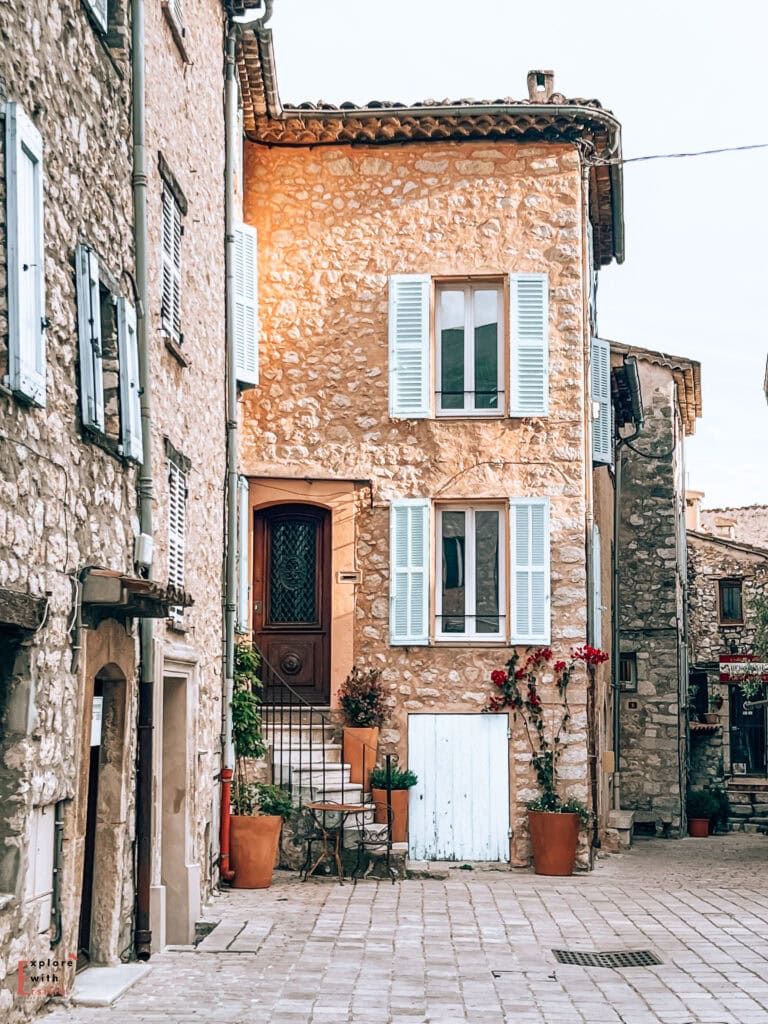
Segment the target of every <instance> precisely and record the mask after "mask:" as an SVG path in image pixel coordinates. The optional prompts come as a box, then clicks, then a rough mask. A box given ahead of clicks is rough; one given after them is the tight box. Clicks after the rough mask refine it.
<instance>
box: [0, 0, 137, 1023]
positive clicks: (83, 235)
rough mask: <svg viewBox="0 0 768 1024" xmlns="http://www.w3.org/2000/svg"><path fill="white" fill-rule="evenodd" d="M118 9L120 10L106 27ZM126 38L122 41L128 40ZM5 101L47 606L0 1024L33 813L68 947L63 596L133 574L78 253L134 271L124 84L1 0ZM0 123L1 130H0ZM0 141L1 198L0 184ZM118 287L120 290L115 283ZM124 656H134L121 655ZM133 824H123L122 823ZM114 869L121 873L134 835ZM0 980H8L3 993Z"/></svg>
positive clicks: (73, 43)
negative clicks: (55, 843) (81, 361)
mask: <svg viewBox="0 0 768 1024" xmlns="http://www.w3.org/2000/svg"><path fill="white" fill-rule="evenodd" d="M121 21H122V22H123V23H124V22H125V5H124V4H119V5H116V8H115V27H117V25H118V24H119V23H120V22H121ZM124 27H125V26H124ZM0 39H2V41H3V43H2V46H3V61H2V68H1V69H0V99H3V98H5V99H7V100H9V101H14V102H18V103H19V104H20V105H21V106H22V107H23V109H24V110H25V112H26V113H27V114H28V115H29V116H30V117H31V119H32V121H33V122H34V123H35V125H36V126H37V128H38V130H39V131H40V132H41V134H42V138H43V160H44V224H45V286H46V311H45V312H46V315H47V317H48V319H49V321H50V327H49V329H48V331H47V392H48V394H47V407H46V408H45V409H35V408H31V407H28V406H25V405H24V404H22V403H21V402H20V401H18V400H17V399H15V398H14V397H12V396H11V394H10V393H9V392H8V391H6V390H5V388H4V387H2V388H0V586H4V587H9V588H12V589H14V590H18V591H20V592H23V593H31V594H33V595H37V596H44V595H48V600H49V604H48V613H47V616H46V620H45V624H44V625H43V627H42V628H41V630H40V631H39V632H38V633H37V634H36V635H35V636H34V637H33V638H31V639H30V640H29V641H28V642H27V643H25V644H24V645H22V646H21V647H20V648H16V649H15V652H14V651H9V650H8V648H5V651H4V658H3V660H5V657H6V655H7V656H8V660H7V661H6V663H5V665H4V675H5V679H4V681H3V684H2V685H0V694H2V696H0V715H1V716H2V722H1V724H0V734H1V738H0V808H2V810H1V811H0V819H1V820H0V864H1V867H0V876H1V877H0V890H3V891H4V892H6V893H10V894H11V899H10V900H9V901H8V905H7V907H6V908H5V909H3V910H0V1017H2V1018H3V1020H8V1019H9V1017H10V1018H11V1019H12V1018H13V1014H24V1013H27V1012H31V1011H32V1010H33V1009H34V1004H35V1000H34V999H28V1000H20V1001H17V1003H16V1006H15V1009H13V1010H11V1005H12V1003H13V995H12V993H13V992H15V990H16V981H17V979H16V966H15V965H16V961H17V960H18V959H23V958H27V957H34V956H38V957H39V956H43V957H48V956H50V955H51V950H50V941H49V935H48V934H43V935H38V934H37V928H36V926H35V922H34V921H33V920H32V915H31V911H30V908H29V906H28V905H27V904H26V903H25V902H24V900H23V892H24V884H25V877H26V874H27V870H28V867H29V855H28V849H27V844H26V841H25V833H26V831H27V828H28V821H29V816H30V813H31V810H32V808H33V807H36V806H49V805H53V804H54V803H56V802H57V801H61V800H63V801H66V803H65V805H64V807H65V816H66V820H67V822H68V830H67V833H66V835H67V838H65V841H64V864H63V867H64V871H65V879H66V884H65V891H64V894H63V913H64V943H63V945H62V946H60V947H59V949H60V950H61V949H69V948H73V947H72V943H73V941H74V940H75V939H76V928H77V921H76V913H77V903H76V889H75V888H74V887H75V886H76V887H77V888H78V889H79V880H78V879H77V869H76V864H77V857H76V854H77V850H76V842H75V840H76V836H74V835H73V827H72V817H71V816H72V807H73V804H72V801H73V798H74V797H75V795H76V792H77V787H78V765H79V761H78V757H79V750H80V726H81V722H82V719H83V715H84V713H85V709H84V705H83V694H82V679H81V676H80V674H79V673H78V672H73V671H72V649H71V638H70V633H69V628H70V623H71V619H72V610H73V594H74V581H75V577H76V575H77V573H78V571H79V570H80V569H81V568H82V567H83V566H84V565H88V564H98V565H102V566H106V567H108V568H112V569H118V570H122V571H128V570H130V569H131V561H132V557H131V552H132V541H133V532H134V526H135V522H136V512H135V470H134V469H133V468H132V467H131V466H130V465H129V464H127V463H125V462H123V461H122V460H121V459H120V458H118V457H116V456H114V455H112V454H110V453H108V452H107V451H106V450H104V449H103V448H101V447H99V446H98V445H96V444H94V443H91V442H90V441H89V440H87V439H86V438H85V437H84V436H83V433H82V430H81V427H80V411H79V404H78V403H79V386H78V357H77V327H76V323H77V321H76V305H75V273H74V250H75V246H76V245H77V243H78V242H80V241H86V242H88V243H90V244H91V245H92V246H94V247H95V248H96V250H97V251H98V254H99V256H100V258H101V261H102V265H103V266H104V268H105V270H106V271H107V272H108V273H109V274H110V276H111V277H113V278H115V279H117V280H121V275H122V274H123V272H124V271H128V272H132V271H133V242H132V232H131V216H132V204H131V191H130V182H131V177H130V172H131V150H130V121H129V113H130V112H129V82H128V78H127V77H126V76H125V75H124V71H125V54H124V53H122V52H121V51H120V50H119V49H114V50H112V51H110V50H108V49H107V47H106V46H105V44H104V42H103V40H102V38H101V37H100V36H99V35H98V34H97V33H96V32H95V30H94V27H93V25H92V23H91V22H90V20H89V17H88V15H87V13H86V10H85V7H84V5H82V4H80V3H77V2H72V0H62V2H60V3H54V4H47V3H43V2H42V0H25V2H23V3H22V2H20V0H10V2H8V3H5V4H3V5H2V7H0ZM3 127H4V126H3V125H2V118H1V117H0V129H2V128H3ZM2 140H3V132H2V130H0V164H2V166H0V191H1V190H2V188H3V185H4V154H3V153H2V148H3V141H2ZM4 198H5V197H4V196H2V197H0V200H2V201H0V211H1V212H0V221H1V222H2V229H1V232H0V374H2V375H4V374H5V373H6V372H7V364H8V358H7V356H8V338H7V330H8V324H7V292H6V237H5V224H4V218H5V201H4ZM122 285H123V287H127V286H126V285H125V279H124V278H123V279H122ZM129 642H130V643H131V644H132V643H133V641H132V640H131V641H129ZM130 818H131V814H130V813H128V815H127V819H128V820H130ZM124 838H125V840H126V843H125V845H126V847H127V850H126V853H125V857H124V858H123V863H122V868H123V870H128V871H130V866H131V859H130V835H129V833H128V832H126V833H125V836H124ZM3 978H4V981H3V980H2V979H3Z"/></svg>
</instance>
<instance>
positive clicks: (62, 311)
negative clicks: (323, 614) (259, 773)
mask: <svg viewBox="0 0 768 1024" xmlns="http://www.w3.org/2000/svg"><path fill="white" fill-rule="evenodd" d="M139 10H143V11H144V23H143V24H144V31H143V33H142V32H141V31H140V26H141V22H140V21H138V20H137V19H136V18H135V14H136V12H137V11H139ZM132 12H133V15H134V18H133V20H132ZM189 14H190V19H189V22H188V23H187V24H185V13H184V7H183V5H182V4H181V3H178V2H177V3H174V4H165V3H160V2H154V3H147V4H146V5H145V6H143V5H140V4H134V5H133V7H131V5H130V4H129V3H127V2H126V0H108V2H107V0H83V2H82V3H81V2H79V0H64V2H62V3H61V4H58V5H54V6H53V7H51V6H49V5H46V4H43V3H42V2H40V0H30V2H28V3H24V4H21V3H10V4H5V5H3V7H2V9H0V35H1V36H2V38H3V41H4V50H3V52H4V58H5V59H4V61H3V66H2V70H1V71H0V76H1V77H0V129H1V130H2V134H1V137H0V190H1V191H2V197H1V198H2V202H1V203H0V379H1V380H2V384H0V652H1V653H0V808H2V810H1V811H0V974H2V977H0V1017H2V1018H3V1019H4V1020H6V1019H9V1018H10V1017H12V1015H13V1014H18V1015H22V1016H23V1015H24V1014H26V1013H29V1012H32V1011H33V1010H34V1008H35V1006H36V1005H37V1004H38V1003H39V1002H40V1001H41V999H42V998H43V995H42V994H41V995H38V996H29V997H26V996H19V995H18V992H19V987H18V986H19V979H18V977H17V963H18V961H19V960H31V959H36V960H47V959H48V958H51V957H53V958H58V959H60V960H61V959H62V958H63V959H66V958H68V957H70V955H71V954H76V956H77V958H78V959H79V960H80V961H81V962H82V963H94V964H114V963H117V962H118V961H119V960H120V959H126V958H130V957H132V956H133V955H134V940H135V939H136V945H137V947H138V948H137V950H136V952H137V953H138V955H140V956H142V957H145V956H147V955H148V953H149V949H150V945H151V948H152V949H157V948H160V947H161V946H162V945H163V944H164V943H165V942H188V941H189V940H190V938H191V936H192V934H193V931H194V923H195V920H196V918H197V916H198V911H199V906H200V902H201V900H202V899H204V898H205V897H206V895H207V894H208V893H209V891H210V888H211V885H212V883H213V881H214V880H215V877H216V870H217V869H216V858H217V855H218V822H217V818H216V815H217V813H218V812H217V799H216V795H215V787H216V781H215V780H216V777H217V773H218V770H219V734H220V731H221V708H222V704H221V701H222V697H221V694H222V670H221V654H220V652H221V642H222V630H223V624H222V604H223V599H222V574H221V566H222V559H223V537H224V519H223V512H224V510H223V500H222V486H223V480H224V463H225V455H224V453H225V448H224V445H225V411H224V410H225V384H224V381H225V366H224V359H225V344H224V292H225V282H224V264H223V259H222V255H221V254H222V251H223V241H224V190H223V178H224V124H223V118H222V95H223V77H222V38H223V32H224V28H225V16H226V12H225V11H224V10H223V9H222V7H221V5H220V4H218V3H216V2H214V0H204V2H202V3H199V4H197V5H195V9H194V18H193V19H192V18H191V11H190V12H189ZM132 30H133V31H134V38H133V40H132V39H131V33H132ZM142 47H143V52H144V61H143V65H144V67H145V72H146V79H145V82H144V83H143V84H142V81H141V80H140V79H137V77H136V76H135V75H134V74H133V70H134V69H133V66H132V59H131V58H132V54H133V53H134V52H138V50H140V49H141V48H142ZM137 90H138V91H137ZM137 96H138V97H141V96H143V100H144V102H143V104H141V103H139V104H137ZM142 107H143V109H144V119H143V120H144V123H143V124H141V125H139V126H138V127H137V116H138V115H137V109H141V108H142ZM132 110H133V115H134V117H133V124H132V120H131V115H132ZM171 110H172V111H173V114H172V116H171V114H170V113H169V111H171ZM139 131H141V133H142V136H143V137H142V138H139V135H138V134H137V133H138V132H139ZM137 141H138V143H142V142H143V149H142V146H141V145H139V146H138V149H139V150H142V152H143V153H144V154H145V157H146V167H145V168H143V169H142V170H141V173H138V174H137V175H136V182H135V189H138V190H139V192H140V194H141V197H142V199H143V200H145V202H146V222H147V237H146V245H144V246H142V252H143V253H144V258H143V259H141V260H140V259H139V253H138V251H137V248H136V244H135V239H136V237H137V232H138V230H139V227H138V225H140V222H141V216H140V214H139V213H137V214H136V216H134V201H135V200H136V195H137V193H136V192H135V191H134V193H133V194H132V175H134V171H135V170H136V167H135V165H134V162H133V160H134V155H135V150H134V148H133V146H134V143H136V142H137ZM137 209H138V208H137ZM142 338H145V339H146V351H143V349H142ZM203 393H204V394H205V401H201V400H200V396H201V394H203ZM148 510H149V513H151V514H150V516H149V519H148V518H147V514H148ZM150 520H153V523H152V527H153V529H152V530H151V531H148V523H149V521H150ZM150 566H151V568H150ZM152 623H154V628H152ZM140 636H141V637H142V638H143V639H142V644H140V642H139V640H140ZM142 646H143V648H144V651H143V655H142V653H141V647H142ZM153 681H154V685H153ZM140 692H141V694H142V696H141V697H140ZM140 705H141V706H140ZM137 716H139V717H141V716H143V725H145V726H147V727H148V728H146V729H144V736H145V737H149V736H152V735H153V734H154V737H155V739H154V743H152V742H151V741H149V742H148V743H146V744H145V745H144V747H143V748H142V749H143V753H142V751H139V755H140V756H143V757H144V758H145V760H144V762H143V771H142V773H141V774H140V776H139V777H137V773H136V768H135V766H136V760H137V745H138V741H137V735H138V733H139V731H140V730H139V729H137ZM137 875H138V878H139V880H140V881H141V885H139V892H138V893H137ZM142 893H143V895H142ZM137 906H138V917H137V911H136V907H137ZM142 914H143V917H142ZM150 930H151V936H150ZM72 974H73V967H72V966H71V965H69V964H68V965H67V966H65V967H64V968H63V970H60V971H59V977H58V979H57V983H56V984H58V985H60V986H61V987H63V988H65V989H69V988H71V983H72Z"/></svg>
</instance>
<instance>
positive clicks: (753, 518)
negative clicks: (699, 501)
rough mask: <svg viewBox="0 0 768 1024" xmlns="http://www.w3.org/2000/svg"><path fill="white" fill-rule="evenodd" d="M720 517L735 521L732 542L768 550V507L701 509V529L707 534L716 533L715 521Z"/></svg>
mask: <svg viewBox="0 0 768 1024" xmlns="http://www.w3.org/2000/svg"><path fill="white" fill-rule="evenodd" d="M721 516H722V517H725V518H727V519H734V520H735V521H736V525H735V528H734V536H733V540H736V541H740V542H741V543H742V544H752V545H754V547H757V548H766V549H768V505H744V506H741V507H739V508H713V509H702V511H701V526H702V529H703V530H705V531H706V532H707V533H717V530H716V529H715V520H717V519H718V518H720V517H721Z"/></svg>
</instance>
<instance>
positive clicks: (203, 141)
mask: <svg viewBox="0 0 768 1024" xmlns="http://www.w3.org/2000/svg"><path fill="white" fill-rule="evenodd" d="M184 16H185V19H186V25H185V28H186V32H185V36H184V46H185V49H186V52H187V56H188V60H189V63H187V64H185V62H184V58H183V55H182V53H181V51H180V49H179V47H178V46H177V44H176V42H175V40H174V38H173V35H172V33H171V30H170V26H169V23H168V20H167V17H166V15H165V14H164V13H163V10H162V5H161V4H160V3H152V4H147V6H146V59H147V161H148V170H149V183H148V219H149V246H148V258H149V290H150V314H151V323H150V331H151V337H152V339H153V346H152V354H151V360H152V378H153V401H154V405H153V427H154V430H153V459H154V472H155V508H154V516H155V570H154V571H155V575H156V577H157V578H158V579H159V580H161V581H163V582H166V581H167V579H168V514H169V513H168V460H167V456H166V452H165V440H164V439H165V438H166V437H167V438H168V439H169V441H170V442H171V444H172V445H173V446H174V448H175V449H176V450H177V451H179V452H180V453H181V454H182V455H183V456H185V457H186V458H188V459H189V460H190V463H191V468H190V472H189V474H188V479H187V484H188V497H187V527H186V529H187V533H186V563H185V583H184V586H185V589H186V590H187V591H189V592H190V593H191V595H192V597H193V598H194V601H195V603H194V605H193V607H191V608H189V609H188V610H187V611H185V613H184V622H183V626H182V627H181V629H178V628H173V627H172V625H171V623H170V622H169V623H166V624H163V623H157V624H156V627H155V635H156V640H157V645H158V661H157V668H156V671H157V676H156V679H157V682H156V702H155V709H156V718H157V721H158V723H160V722H161V720H162V707H163V692H162V691H163V673H164V672H165V673H166V674H168V672H169V669H168V667H167V666H166V664H165V662H166V656H165V655H166V654H167V656H168V663H169V665H173V664H175V663H176V660H177V658H176V656H177V654H178V653H179V649H181V651H182V653H183V657H184V658H186V659H190V661H191V664H192V665H193V666H194V669H193V672H192V675H191V676H190V683H189V685H190V686H195V687H196V688H197V693H198V700H199V706H198V710H197V722H196V725H195V727H194V729H195V731H194V732H193V734H192V735H191V736H190V737H189V744H190V748H191V749H194V757H195V761H196V764H195V766H194V771H193V772H191V775H190V783H191V786H192V787H193V788H192V792H191V793H190V799H191V801H192V807H191V815H192V819H193V821H194V826H193V831H194V835H193V841H192V848H191V851H186V852H185V851H179V854H178V855H179V856H180V857H185V856H186V857H187V859H188V861H189V862H191V863H194V864H197V865H199V866H200V868H201V886H202V892H201V898H203V899H204V898H205V896H206V895H207V894H208V893H209V892H210V888H211V874H212V870H213V867H212V863H211V852H210V844H211V842H213V844H214V846H215V848H216V849H218V828H217V825H216V821H215V820H214V819H215V802H216V800H217V799H218V791H217V788H216V783H215V776H216V774H217V772H218V765H219V752H220V744H219V735H220V733H221V691H222V636H223V622H222V565H223V560H224V548H223V532H224V525H223V514H224V468H225V413H224V397H225V356H226V346H225V328H224V113H223V83H224V79H223V57H222V54H223V32H224V14H223V10H222V5H221V4H220V3H218V2H217V0H196V2H194V3H192V4H187V3H185V5H184ZM160 154H162V156H163V159H164V161H165V163H166V164H167V167H168V170H169V171H170V173H171V174H172V175H173V177H174V178H175V179H176V182H177V183H178V185H179V187H180V188H181V190H182V192H183V195H184V198H185V199H186V201H187V204H188V211H187V214H186V216H184V218H183V230H184V233H183V237H182V239H181V275H182V281H181V330H182V334H183V341H182V344H181V346H180V349H181V359H179V358H177V356H176V355H174V354H173V353H172V352H171V351H170V350H169V348H168V347H166V344H165V337H164V335H163V332H162V330H161V323H160V305H161V294H162V262H161V253H162V246H161V228H162V189H163V178H162V177H161V175H160V169H159V168H160V160H159V157H160ZM185 362H186V363H187V364H188V365H184V363H185ZM164 652H165V654H164ZM161 735H162V732H161V730H160V729H159V728H158V729H157V730H156V731H155V737H156V745H155V756H156V764H157V765H158V769H159V767H160V765H161V762H162V750H161V742H160V737H161ZM198 751H200V752H201V753H200V754H199V755H198ZM156 796H157V802H156V805H155V811H156V821H157V822H159V821H160V820H161V806H160V800H159V797H160V793H159V790H157V791H156ZM153 871H154V879H153V882H154V884H160V882H161V877H162V865H161V842H160V829H159V827H158V828H157V829H156V834H155V844H154V868H153ZM157 940H158V936H157V935H155V937H154V941H155V943H157Z"/></svg>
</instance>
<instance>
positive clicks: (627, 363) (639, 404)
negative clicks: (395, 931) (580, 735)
mask: <svg viewBox="0 0 768 1024" xmlns="http://www.w3.org/2000/svg"><path fill="white" fill-rule="evenodd" d="M624 369H625V370H626V373H627V383H628V384H629V392H630V399H631V403H632V416H633V419H634V421H635V429H634V431H633V432H632V433H631V434H628V435H627V436H626V437H620V438H619V439H618V440H617V441H616V481H615V486H614V489H613V586H612V588H611V590H612V593H611V605H612V608H611V633H612V636H611V650H612V651H613V659H612V666H611V668H612V672H611V676H612V680H611V682H612V686H613V759H614V772H613V807H614V810H616V811H620V810H621V764H620V760H619V759H620V757H621V680H620V679H619V663H620V661H621V656H620V651H619V614H620V610H621V609H620V603H619V593H620V590H619V569H620V565H619V515H620V510H621V483H622V473H621V470H622V454H623V450H624V445H625V444H626V443H627V442H628V441H634V439H635V438H636V437H637V436H638V435H639V434H640V433H641V431H642V429H643V426H644V424H645V418H644V414H643V401H642V398H641V395H640V374H639V372H638V369H637V360H636V359H635V358H634V356H625V358H624Z"/></svg>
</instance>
